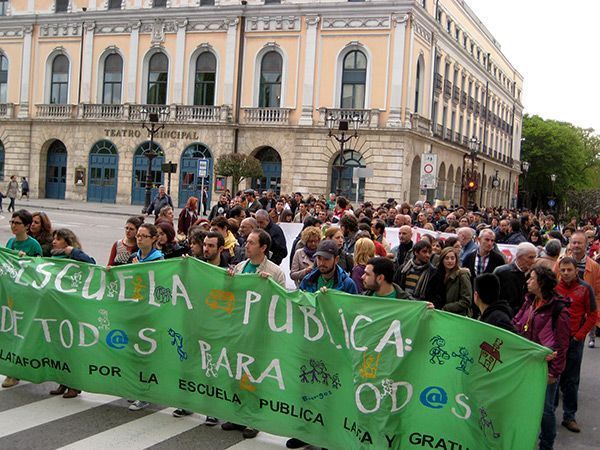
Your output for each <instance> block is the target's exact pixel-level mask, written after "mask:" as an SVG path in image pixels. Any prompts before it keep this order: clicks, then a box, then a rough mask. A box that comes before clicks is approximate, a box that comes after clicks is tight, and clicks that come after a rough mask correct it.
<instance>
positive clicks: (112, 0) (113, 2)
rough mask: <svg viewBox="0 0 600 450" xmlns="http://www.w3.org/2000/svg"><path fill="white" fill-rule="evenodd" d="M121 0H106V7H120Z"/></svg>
mask: <svg viewBox="0 0 600 450" xmlns="http://www.w3.org/2000/svg"><path fill="white" fill-rule="evenodd" d="M122 3H123V0H108V9H121V7H122Z"/></svg>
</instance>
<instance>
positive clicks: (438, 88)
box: [433, 73, 444, 94]
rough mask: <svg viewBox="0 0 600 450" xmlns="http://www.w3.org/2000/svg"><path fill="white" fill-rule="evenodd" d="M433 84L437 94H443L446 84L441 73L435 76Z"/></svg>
mask: <svg viewBox="0 0 600 450" xmlns="http://www.w3.org/2000/svg"><path fill="white" fill-rule="evenodd" d="M433 82H434V84H433V86H434V89H435V93H436V94H439V93H440V92H442V87H443V84H444V83H443V82H442V76H441V75H440V74H439V73H436V74H435V76H434V80H433Z"/></svg>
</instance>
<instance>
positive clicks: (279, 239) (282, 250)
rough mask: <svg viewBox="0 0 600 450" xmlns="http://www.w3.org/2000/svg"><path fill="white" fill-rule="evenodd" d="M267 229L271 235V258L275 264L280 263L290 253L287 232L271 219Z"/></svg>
mask: <svg viewBox="0 0 600 450" xmlns="http://www.w3.org/2000/svg"><path fill="white" fill-rule="evenodd" d="M265 231H266V232H267V233H269V236H271V252H272V255H271V258H269V259H270V260H271V261H272V262H274V263H275V264H277V265H280V264H281V261H283V258H285V257H286V256H287V254H288V251H287V243H286V241H285V234H284V233H283V230H282V229H281V227H280V226H279V225H277V224H276V223H274V222H272V221H269V225H267V228H265Z"/></svg>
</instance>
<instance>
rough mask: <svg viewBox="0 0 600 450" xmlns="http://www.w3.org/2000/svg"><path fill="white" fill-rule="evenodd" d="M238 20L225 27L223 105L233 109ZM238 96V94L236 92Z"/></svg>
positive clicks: (232, 20)
mask: <svg viewBox="0 0 600 450" xmlns="http://www.w3.org/2000/svg"><path fill="white" fill-rule="evenodd" d="M238 23H239V19H237V18H236V19H231V20H229V22H228V27H227V43H226V49H225V82H224V84H223V104H224V105H227V106H228V107H229V108H233V84H234V82H235V79H234V73H235V72H234V71H235V62H236V56H237V53H236V51H235V49H236V44H237V25H238ZM238 95H240V92H238Z"/></svg>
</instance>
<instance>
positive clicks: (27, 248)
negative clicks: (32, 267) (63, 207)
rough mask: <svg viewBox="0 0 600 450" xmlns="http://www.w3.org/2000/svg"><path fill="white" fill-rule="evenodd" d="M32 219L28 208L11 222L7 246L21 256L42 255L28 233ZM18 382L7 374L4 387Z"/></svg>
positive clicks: (36, 243)
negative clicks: (11, 235) (12, 235)
mask: <svg viewBox="0 0 600 450" xmlns="http://www.w3.org/2000/svg"><path fill="white" fill-rule="evenodd" d="M13 209H14V208H13ZM32 221H33V216H32V215H31V213H30V212H29V211H27V210H26V209H19V210H18V211H16V212H13V214H12V218H11V219H10V221H9V222H10V231H12V233H13V234H14V235H15V236H14V237H12V238H10V239H9V240H8V243H7V244H6V248H9V249H11V250H15V251H17V252H18V253H19V256H42V247H41V246H40V244H39V242H38V241H36V240H35V239H34V238H32V237H31V236H29V235H28V234H27V233H28V232H29V228H30V226H31V222H32ZM17 384H19V379H18V378H15V377H11V376H7V377H6V378H5V380H4V381H3V382H2V387H3V388H9V387H13V386H16V385H17Z"/></svg>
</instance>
